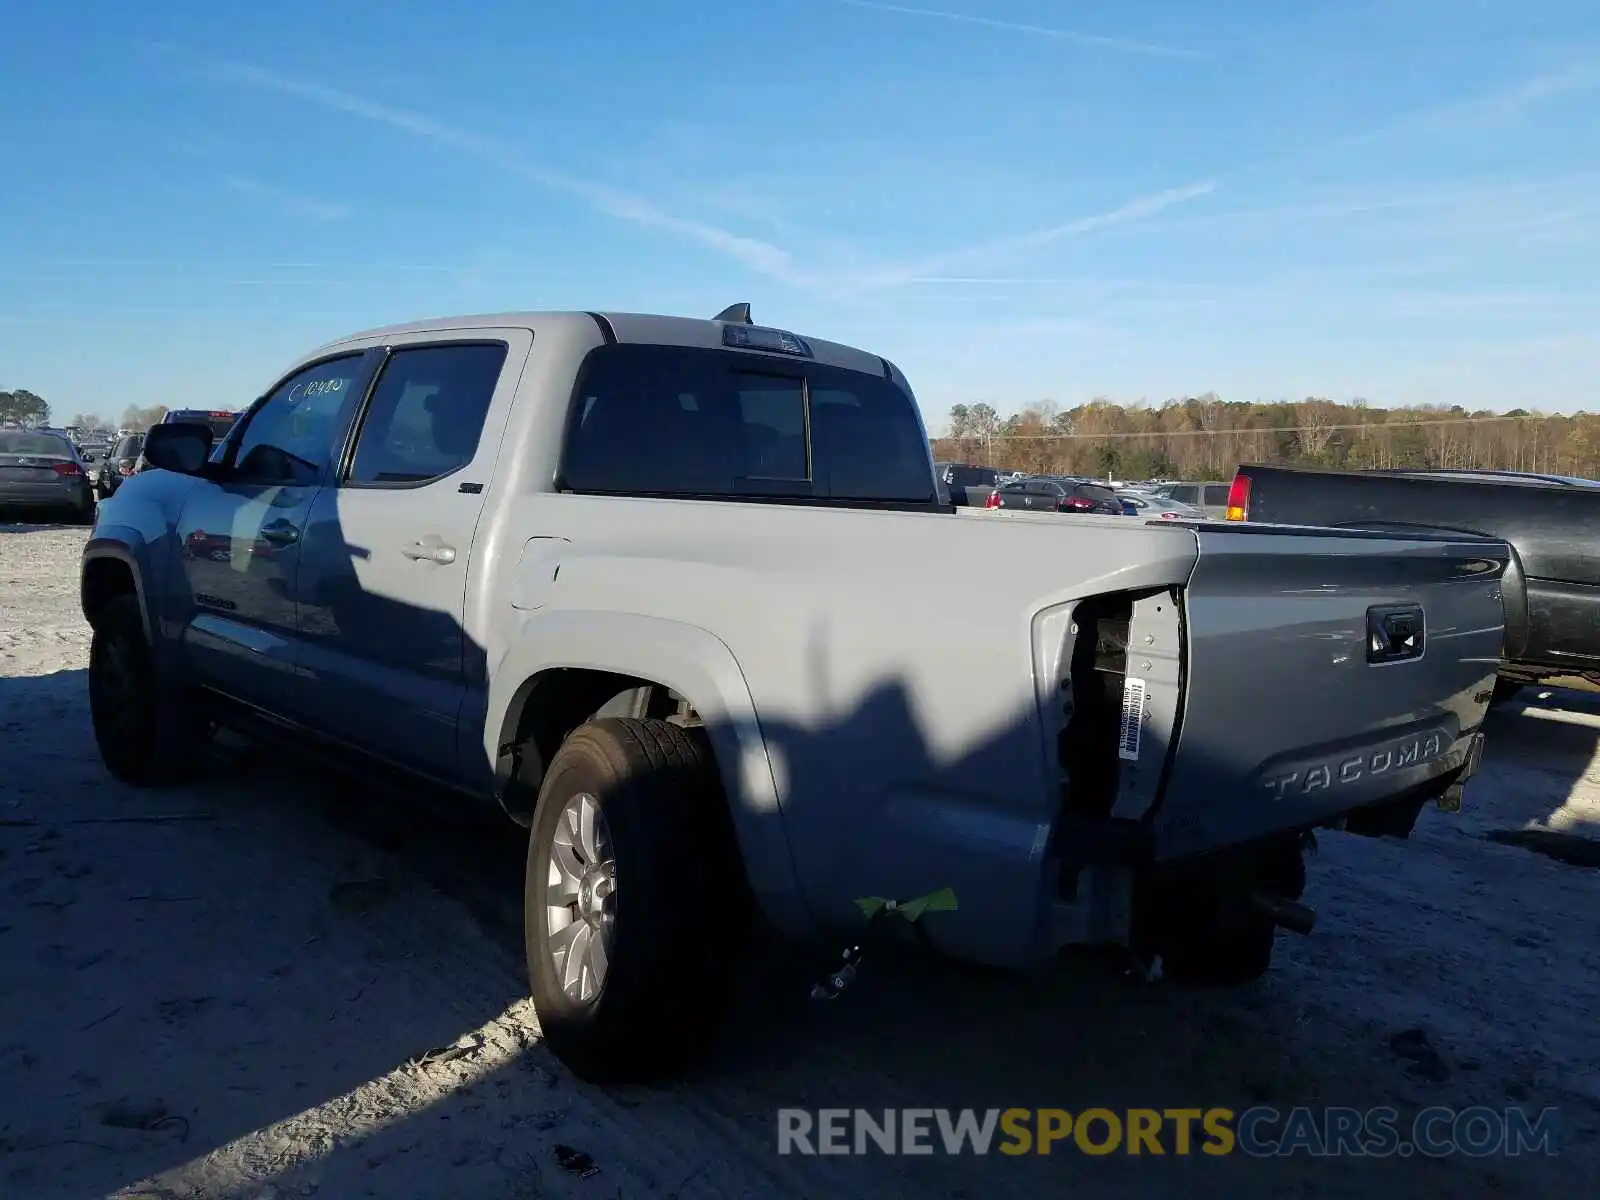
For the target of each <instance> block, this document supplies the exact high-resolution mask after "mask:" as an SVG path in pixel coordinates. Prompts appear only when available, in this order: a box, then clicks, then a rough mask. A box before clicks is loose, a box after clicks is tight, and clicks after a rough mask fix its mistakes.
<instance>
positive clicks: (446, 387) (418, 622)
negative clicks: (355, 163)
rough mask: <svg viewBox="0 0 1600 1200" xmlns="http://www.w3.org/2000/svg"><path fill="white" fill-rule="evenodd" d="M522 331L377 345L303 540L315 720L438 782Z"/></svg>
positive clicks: (467, 647)
mask: <svg viewBox="0 0 1600 1200" xmlns="http://www.w3.org/2000/svg"><path fill="white" fill-rule="evenodd" d="M532 338H533V335H532V334H531V333H530V332H529V331H528V330H525V329H486V330H475V331H471V332H470V333H462V334H461V335H460V336H458V337H455V338H453V339H452V340H446V341H441V340H439V338H438V336H437V335H432V336H422V335H418V336H416V337H413V338H410V339H397V340H396V341H395V342H394V343H392V344H391V345H390V346H388V347H386V348H385V349H384V350H382V351H375V352H374V353H375V354H376V355H378V356H379V357H380V358H381V359H382V362H381V365H379V367H378V373H377V379H376V382H375V383H374V384H373V388H372V395H371V398H370V399H369V401H368V402H367V405H366V407H365V410H364V412H363V413H362V415H361V417H360V420H359V423H358V425H357V428H356V433H355V438H354V442H353V445H352V446H351V447H349V449H348V450H347V451H346V454H345V461H344V463H343V465H342V467H341V469H340V471H339V473H338V478H337V481H336V483H335V484H334V485H333V486H330V487H328V488H327V489H325V490H324V491H323V492H322V493H321V494H320V495H319V496H318V497H317V498H316V502H315V504H314V505H313V507H312V512H311V517H310V522H309V528H308V530H307V533H306V539H305V544H304V547H303V550H302V555H303V557H302V559H301V563H300V575H301V578H300V588H299V597H300V610H299V637H300V640H301V643H302V654H303V657H302V660H301V668H302V671H303V673H304V675H305V676H306V678H307V680H308V684H309V686H310V687H311V688H313V689H314V690H315V694H316V696H317V697H318V701H319V720H320V724H321V728H323V729H324V730H325V731H327V732H329V733H331V734H333V735H334V736H336V737H339V738H341V739H343V740H346V741H349V742H351V743H354V744H358V745H360V746H361V747H362V748H363V749H364V750H367V751H370V752H374V753H377V754H379V755H381V756H383V757H385V758H387V759H388V760H389V761H391V762H393V763H395V764H397V765H399V766H403V767H406V768H408V769H410V770H413V771H417V772H420V773H423V774H426V775H429V776H431V777H433V778H435V779H438V780H440V781H442V782H445V783H452V782H456V781H457V780H458V778H459V777H460V776H459V765H460V759H459V753H458V747H457V740H458V738H457V730H458V725H459V722H460V714H461V711H462V705H463V703H464V701H465V699H466V698H467V695H468V692H469V691H472V690H476V691H477V692H480V693H481V692H483V691H484V689H486V687H487V670H486V667H485V664H484V657H483V649H482V647H481V646H479V645H477V644H476V643H474V642H473V641H472V639H471V638H469V637H468V636H467V634H466V632H465V625H464V623H465V620H466V613H465V607H464V606H465V603H466V591H467V577H468V571H469V568H470V566H471V563H472V550H473V535H474V533H475V531H476V529H477V525H478V518H479V516H480V514H481V513H482V511H483V506H484V502H485V500H486V499H487V497H488V490H489V488H490V487H491V486H493V480H494V476H495V463H496V460H497V458H498V456H499V452H500V444H501V439H502V435H503V432H504V428H505V423H506V419H507V417H508V415H509V413H510V411H511V401H512V398H513V396H514V394H515V391H516V387H517V381H518V379H519V378H520V377H521V374H522V368H523V364H524V363H525V362H526V361H527V358H528V353H529V350H530V348H531V346H532ZM778 451H781V446H779V447H777V449H776V450H775V452H778ZM800 454H801V457H802V459H803V457H804V449H803V447H802V448H801V449H800ZM481 706H482V705H481V700H480V704H479V707H481ZM375 713H381V714H383V717H382V720H378V721H375V720H373V714H375ZM470 740H471V743H472V746H473V748H474V749H475V750H476V751H477V753H479V754H480V755H481V753H482V750H481V747H480V746H479V744H478V738H477V735H476V733H475V734H474V736H473V738H472V739H470Z"/></svg>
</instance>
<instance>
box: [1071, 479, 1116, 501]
mask: <svg viewBox="0 0 1600 1200" xmlns="http://www.w3.org/2000/svg"><path fill="white" fill-rule="evenodd" d="M1078 495H1080V496H1084V497H1086V498H1088V499H1090V500H1096V501H1100V500H1103V501H1109V502H1110V503H1112V504H1121V503H1122V501H1120V500H1118V499H1117V494H1116V493H1115V492H1113V491H1112V490H1111V489H1110V488H1106V487H1097V486H1095V485H1094V484H1092V483H1080V484H1079V485H1078Z"/></svg>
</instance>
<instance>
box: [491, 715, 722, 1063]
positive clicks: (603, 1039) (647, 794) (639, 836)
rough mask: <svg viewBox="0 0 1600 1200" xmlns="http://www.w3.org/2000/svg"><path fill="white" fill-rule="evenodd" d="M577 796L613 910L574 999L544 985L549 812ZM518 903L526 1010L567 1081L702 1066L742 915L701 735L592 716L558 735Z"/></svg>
mask: <svg viewBox="0 0 1600 1200" xmlns="http://www.w3.org/2000/svg"><path fill="white" fill-rule="evenodd" d="M585 794H587V795H589V796H592V797H593V798H594V801H595V804H596V806H597V808H598V810H599V812H600V813H601V815H603V817H604V824H605V827H606V828H607V829H608V830H609V855H610V859H611V861H612V862H613V863H614V879H615V892H614V895H613V903H614V905H615V907H614V909H613V910H612V912H613V914H614V915H613V916H612V917H611V918H610V920H611V925H610V937H609V941H608V943H607V944H608V946H609V949H608V953H607V964H606V967H605V970H604V972H603V982H601V984H600V985H599V988H598V991H597V992H596V993H595V994H594V995H592V996H590V997H588V998H587V999H579V998H575V997H574V996H572V995H569V993H568V992H567V991H566V990H564V989H563V987H562V984H561V981H560V979H559V977H558V973H557V965H556V959H555V952H554V950H553V949H552V943H551V924H552V920H551V918H550V916H549V915H548V913H547V909H546V899H547V893H548V891H549V888H550V884H549V877H550V872H551V858H552V854H553V850H554V844H555V837H556V833H557V830H558V828H560V827H561V825H562V820H563V818H562V813H563V811H564V810H565V809H566V808H567V806H568V805H569V803H575V802H576V801H577V798H578V797H580V796H582V795H585ZM605 853H606V852H604V851H603V852H602V854H601V858H602V859H604V857H605ZM523 900H524V929H525V943H526V950H527V958H528V975H529V980H530V982H531V984H532V990H533V1001H534V1008H535V1010H536V1011H537V1013H538V1016H539V1024H540V1026H541V1028H542V1030H543V1032H544V1038H545V1041H546V1043H547V1044H548V1045H549V1047H550V1049H551V1050H552V1051H553V1052H554V1053H555V1055H556V1056H557V1057H558V1058H559V1059H560V1060H561V1061H562V1062H563V1063H565V1064H566V1065H567V1067H568V1068H569V1069H570V1070H571V1071H572V1072H573V1073H574V1074H575V1075H577V1076H578V1077H579V1078H581V1079H584V1080H586V1081H588V1082H591V1083H644V1082H654V1081H661V1080H666V1079H670V1078H672V1077H674V1076H677V1075H681V1074H682V1073H683V1072H685V1071H686V1070H687V1069H688V1068H690V1067H691V1066H692V1065H694V1063H695V1062H696V1061H697V1060H699V1059H700V1058H702V1057H703V1056H704V1055H705V1054H706V1053H707V1052H708V1051H709V1050H710V1048H711V1044H712V1042H713V1041H714V1039H715V1036H716V1034H717V1033H718V1031H719V1030H720V1028H721V1026H722V1024H723V1019H724V1017H725V1016H726V1013H727V1009H728V1006H729V1004H730V1002H731V999H732V995H731V993H732V988H733V976H734V969H735V967H736V964H737V959H738V957H739V954H740V952H741V950H742V949H743V945H744V941H745V938H744V933H745V930H746V927H747V926H746V922H747V919H748V913H749V911H750V909H749V902H748V899H747V893H746V891H745V885H744V876H743V871H742V868H741V866H740V861H739V854H738V848H737V842H736V840H735V838H734V836H733V831H732V824H731V821H730V817H729V813H728V809H727V806H726V802H725V801H724V799H723V794H722V787H721V783H720V780H719V778H718V776H717V772H716V767H715V764H714V763H713V761H712V757H711V750H710V747H709V744H708V743H707V741H706V738H705V735H704V733H703V732H702V731H700V730H698V729H695V730H690V729H684V728H681V727H679V726H677V725H672V724H669V723H667V722H665V721H655V720H642V719H636V718H631V717H629V718H613V717H606V718H601V719H597V720H594V721H590V722H589V723H587V724H585V725H583V726H581V727H579V728H578V729H577V730H576V731H575V732H574V733H573V734H572V735H571V736H570V737H568V738H567V740H566V741H565V742H564V743H563V744H562V746H561V749H560V750H559V751H558V752H557V753H556V755H555V756H554V758H553V759H552V760H551V762H550V767H549V769H548V771H547V772H546V773H545V777H544V781H543V784H542V786H541V787H540V789H539V800H538V803H537V805H536V806H535V808H534V814H533V821H532V824H531V828H530V830H529V837H528V860H527V873H526V876H525V880H524V887H523ZM590 936H598V935H597V934H591V935H590Z"/></svg>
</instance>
